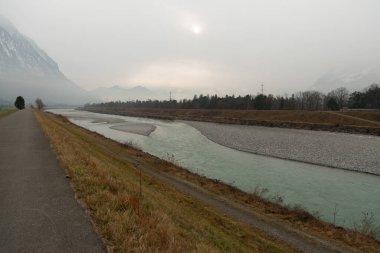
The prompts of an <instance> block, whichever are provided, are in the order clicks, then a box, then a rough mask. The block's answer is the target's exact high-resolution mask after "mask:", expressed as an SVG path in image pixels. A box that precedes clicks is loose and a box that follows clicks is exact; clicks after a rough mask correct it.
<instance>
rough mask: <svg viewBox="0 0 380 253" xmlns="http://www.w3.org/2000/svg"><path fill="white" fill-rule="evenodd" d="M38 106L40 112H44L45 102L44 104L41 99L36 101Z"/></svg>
mask: <svg viewBox="0 0 380 253" xmlns="http://www.w3.org/2000/svg"><path fill="white" fill-rule="evenodd" d="M36 106H37V108H38V110H42V109H43V108H44V107H45V104H44V102H42V99H41V98H37V99H36Z"/></svg>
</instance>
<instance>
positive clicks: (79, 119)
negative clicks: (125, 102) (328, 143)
mask: <svg viewBox="0 0 380 253" xmlns="http://www.w3.org/2000/svg"><path fill="white" fill-rule="evenodd" d="M50 112H52V113H55V114H60V115H63V116H66V117H67V118H69V120H70V121H71V122H73V123H74V124H77V125H79V126H81V127H84V128H86V129H89V130H91V131H94V132H97V133H100V134H102V135H104V136H106V137H108V138H111V139H113V140H115V141H118V142H121V143H128V144H132V145H135V146H136V147H138V148H140V149H142V150H143V151H145V152H148V153H150V154H152V155H154V156H157V157H160V158H163V159H166V160H170V161H174V162H175V163H177V164H179V165H180V166H182V167H184V168H187V169H188V170H190V171H192V172H195V173H198V174H201V175H205V176H207V177H209V178H213V179H218V180H221V181H223V182H225V183H228V184H231V185H234V186H236V187H238V188H240V189H242V190H243V191H246V192H254V191H255V189H257V188H258V187H259V188H261V189H268V193H267V194H266V197H267V198H271V197H273V196H277V195H279V196H281V197H282V198H283V199H284V204H285V205H291V206H292V205H301V206H302V207H304V208H305V209H307V210H308V211H309V212H311V213H315V214H318V215H319V216H320V218H321V219H322V220H325V221H328V222H333V221H334V217H335V224H336V225H340V226H343V227H348V228H355V227H356V226H358V225H359V224H360V222H361V220H362V218H363V215H364V213H369V214H370V215H371V214H373V217H374V222H375V225H380V176H376V175H370V174H364V173H359V172H352V171H348V170H341V169H333V168H329V167H324V166H317V165H312V164H308V163H303V162H295V161H289V160H284V159H277V158H272V157H267V156H262V155H255V154H251V153H246V152H241V151H238V150H235V149H231V148H228V147H225V146H221V145H219V144H216V143H214V142H212V141H210V140H209V139H207V138H206V137H205V136H203V135H202V134H201V133H200V132H199V131H198V130H196V129H195V128H193V127H191V126H190V125H188V124H186V123H185V122H177V121H162V120H154V119H146V118H135V117H126V116H118V115H105V114H97V113H91V112H84V111H76V110H67V109H55V110H50ZM126 122H128V124H131V123H135V124H143V125H153V126H155V130H154V131H153V132H152V133H151V134H150V135H149V136H145V135H140V134H134V133H127V132H123V131H120V130H116V129H117V128H118V127H120V126H123V125H125V124H126ZM111 127H113V128H116V129H111Z"/></svg>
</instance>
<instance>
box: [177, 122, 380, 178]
mask: <svg viewBox="0 0 380 253" xmlns="http://www.w3.org/2000/svg"><path fill="white" fill-rule="evenodd" d="M184 122H185V123H186V124H189V125H191V126H192V127H194V128H196V129H198V130H199V131H200V132H201V133H202V134H203V135H205V136H206V137H207V138H209V139H210V140H212V141H214V142H216V143H218V144H221V145H223V146H227V147H230V148H234V149H237V150H241V151H245V152H250V153H254V154H260V155H266V156H272V157H277V158H282V159H290V160H295V161H301V162H306V163H312V164H318V165H323V166H329V167H333V168H340V169H347V170H352V171H359V172H365V173H371V174H376V175H380V157H379V156H378V152H379V150H380V137H377V136H368V135H352V134H344V133H332V132H322V131H310V130H299V129H284V128H267V127H260V126H241V125H231V124H216V123H209V122H199V121H184Z"/></svg>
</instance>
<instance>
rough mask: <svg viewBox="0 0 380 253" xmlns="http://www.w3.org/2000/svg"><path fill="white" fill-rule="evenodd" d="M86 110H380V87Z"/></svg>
mask: <svg viewBox="0 0 380 253" xmlns="http://www.w3.org/2000/svg"><path fill="white" fill-rule="evenodd" d="M85 107H115V108H163V109H168V108H172V109H256V110H340V109H342V108H345V107H347V108H352V109H380V87H379V86H378V85H377V84H372V85H371V86H369V87H368V88H366V89H364V90H362V91H355V92H352V93H350V92H349V91H348V89H346V88H344V87H341V88H337V89H334V90H332V91H330V92H328V93H327V94H324V93H322V92H319V91H313V90H310V91H303V92H297V93H294V94H292V95H291V96H287V95H285V96H274V95H272V94H269V95H265V94H258V95H255V96H254V95H245V96H234V95H232V96H229V95H226V96H224V97H219V96H217V95H212V96H210V95H202V94H201V95H199V96H198V95H195V96H194V97H193V98H192V99H181V100H179V101H177V100H162V101H159V100H146V101H140V100H135V101H125V102H122V101H117V102H107V103H98V104H87V105H85Z"/></svg>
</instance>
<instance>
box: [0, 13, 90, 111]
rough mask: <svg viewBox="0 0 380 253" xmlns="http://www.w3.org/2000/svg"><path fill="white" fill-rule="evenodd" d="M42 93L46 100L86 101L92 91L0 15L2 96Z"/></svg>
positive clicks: (30, 100)
mask: <svg viewBox="0 0 380 253" xmlns="http://www.w3.org/2000/svg"><path fill="white" fill-rule="evenodd" d="M19 95H21V96H23V97H24V98H25V99H26V102H27V103H33V101H34V100H35V99H36V98H37V97H39V98H41V99H42V100H43V101H44V102H45V103H46V104H76V105H80V104H84V103H87V102H91V101H94V99H93V98H92V96H91V94H90V93H89V92H87V91H85V90H84V89H82V88H80V87H79V86H78V85H76V84H75V83H74V82H72V81H70V80H69V79H67V78H66V77H65V75H64V74H63V73H62V72H61V71H60V70H59V67H58V65H57V63H56V62H55V61H54V60H53V59H52V58H50V57H49V55H47V54H46V53H45V52H44V51H43V50H42V49H40V48H39V47H38V46H37V44H36V43H35V42H34V41H33V40H31V39H30V38H28V37H26V36H24V35H23V34H21V33H20V32H19V31H18V30H17V29H16V28H15V27H14V26H13V25H12V23H10V22H9V21H8V20H7V19H5V18H4V17H1V16H0V99H3V100H8V101H13V100H14V99H15V98H16V97H17V96H19Z"/></svg>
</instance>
